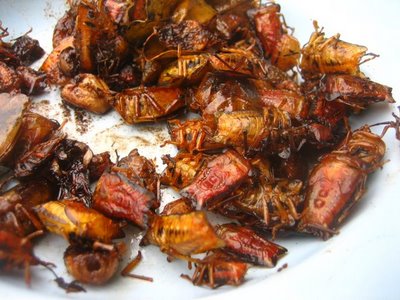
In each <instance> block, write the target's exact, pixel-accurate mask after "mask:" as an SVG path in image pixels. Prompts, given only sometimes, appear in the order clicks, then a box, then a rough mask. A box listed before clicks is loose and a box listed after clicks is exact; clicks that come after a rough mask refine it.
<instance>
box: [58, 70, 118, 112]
mask: <svg viewBox="0 0 400 300" xmlns="http://www.w3.org/2000/svg"><path fill="white" fill-rule="evenodd" d="M61 97H62V98H63V100H64V101H65V102H67V103H68V104H71V105H73V106H76V107H80V108H83V109H85V110H87V111H90V112H92V113H96V114H104V113H106V112H107V111H109V110H110V109H111V106H110V101H111V98H112V96H111V92H110V89H109V88H108V86H107V84H106V83H105V82H104V81H103V80H101V79H100V78H98V77H96V76H94V75H92V74H80V75H78V76H77V77H75V79H74V82H73V83H68V84H66V85H65V86H64V87H63V88H62V90H61Z"/></svg>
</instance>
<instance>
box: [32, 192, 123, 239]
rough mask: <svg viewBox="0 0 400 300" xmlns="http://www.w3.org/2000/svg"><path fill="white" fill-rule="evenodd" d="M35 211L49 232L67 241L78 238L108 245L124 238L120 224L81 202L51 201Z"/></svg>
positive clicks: (37, 207)
mask: <svg viewBox="0 0 400 300" xmlns="http://www.w3.org/2000/svg"><path fill="white" fill-rule="evenodd" d="M34 210H35V212H36V214H37V215H38V217H39V219H40V220H41V221H42V223H43V225H44V226H45V227H46V229H47V230H48V231H50V232H53V233H55V234H58V235H61V236H63V237H64V238H65V239H67V240H71V239H73V238H75V237H78V238H81V239H88V240H92V241H100V242H105V243H108V242H110V241H111V240H112V239H115V238H121V237H123V236H124V233H123V232H122V230H121V228H120V226H119V224H118V223H116V222H114V221H113V220H111V219H109V218H107V217H105V216H104V215H102V214H101V213H99V212H98V211H97V210H94V209H92V208H87V207H86V206H85V205H84V204H83V203H81V202H77V201H74V200H67V199H66V200H62V201H50V202H47V203H44V204H41V205H39V206H36V207H35V209H34Z"/></svg>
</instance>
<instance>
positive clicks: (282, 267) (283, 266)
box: [277, 263, 288, 272]
mask: <svg viewBox="0 0 400 300" xmlns="http://www.w3.org/2000/svg"><path fill="white" fill-rule="evenodd" d="M287 267H288V264H287V263H284V264H283V265H282V266H280V267H279V269H278V271H277V272H281V271H282V270H284V269H286V268H287Z"/></svg>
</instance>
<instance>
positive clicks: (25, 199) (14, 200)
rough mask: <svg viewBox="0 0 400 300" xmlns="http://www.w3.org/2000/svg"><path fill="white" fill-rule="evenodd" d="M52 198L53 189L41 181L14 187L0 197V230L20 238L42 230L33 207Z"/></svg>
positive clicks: (53, 195) (53, 194)
mask: <svg viewBox="0 0 400 300" xmlns="http://www.w3.org/2000/svg"><path fill="white" fill-rule="evenodd" d="M54 197H55V192H54V189H53V187H51V185H50V184H49V183H48V182H46V181H43V180H42V181H31V182H27V183H23V184H19V185H16V186H15V187H13V188H12V189H10V190H8V191H7V192H5V193H3V194H1V195H0V225H1V228H2V229H4V230H8V231H10V232H13V233H14V234H15V235H17V236H20V237H24V236H27V235H29V234H31V233H32V232H34V231H37V230H42V229H44V227H43V225H42V223H41V222H40V220H39V219H38V218H37V216H36V215H35V213H34V212H33V207H35V206H36V205H39V204H42V203H46V202H48V201H50V200H51V199H54Z"/></svg>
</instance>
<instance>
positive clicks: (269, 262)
mask: <svg viewBox="0 0 400 300" xmlns="http://www.w3.org/2000/svg"><path fill="white" fill-rule="evenodd" d="M215 230H216V232H217V234H218V236H219V237H220V238H221V239H222V240H223V241H224V242H225V247H224V248H223V250H224V251H227V252H228V253H229V254H232V255H233V256H234V257H235V258H237V259H239V260H241V261H244V262H248V263H252V264H255V265H259V266H265V267H268V268H273V267H275V266H276V263H277V262H278V259H280V258H281V257H282V256H283V255H284V254H286V252H287V250H286V249H285V248H284V247H282V246H279V245H277V244H275V243H272V242H270V241H268V240H266V239H264V238H262V237H261V236H259V235H257V234H256V233H255V232H254V231H253V230H251V229H249V228H246V227H242V226H239V225H236V224H223V225H217V226H216V228H215Z"/></svg>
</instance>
